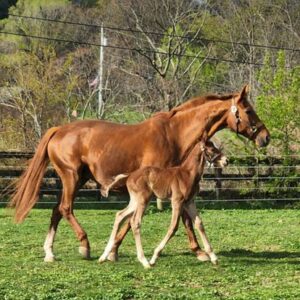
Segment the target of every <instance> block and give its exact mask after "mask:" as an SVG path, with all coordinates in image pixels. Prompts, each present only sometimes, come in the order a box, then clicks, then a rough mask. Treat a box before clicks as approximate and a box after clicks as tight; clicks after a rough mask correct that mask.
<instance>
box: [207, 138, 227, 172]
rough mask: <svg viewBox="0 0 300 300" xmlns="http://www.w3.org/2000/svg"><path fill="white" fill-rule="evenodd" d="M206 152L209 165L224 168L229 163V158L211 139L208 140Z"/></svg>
mask: <svg viewBox="0 0 300 300" xmlns="http://www.w3.org/2000/svg"><path fill="white" fill-rule="evenodd" d="M204 154H205V158H206V162H207V163H208V164H209V165H212V166H214V167H216V168H224V167H225V166H227V165H228V158H227V157H226V156H225V155H224V154H223V153H222V151H221V150H220V149H219V148H217V147H216V146H215V144H214V143H213V142H211V141H207V142H206V144H205V149H204Z"/></svg>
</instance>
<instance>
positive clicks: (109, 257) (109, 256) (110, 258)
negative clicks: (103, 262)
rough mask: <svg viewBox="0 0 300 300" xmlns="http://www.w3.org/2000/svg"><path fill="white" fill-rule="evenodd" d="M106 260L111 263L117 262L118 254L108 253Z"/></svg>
mask: <svg viewBox="0 0 300 300" xmlns="http://www.w3.org/2000/svg"><path fill="white" fill-rule="evenodd" d="M107 260H109V261H112V262H115V261H118V260H119V257H118V254H117V253H113V252H110V253H109V254H108V256H107Z"/></svg>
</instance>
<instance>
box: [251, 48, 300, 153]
mask: <svg viewBox="0 0 300 300" xmlns="http://www.w3.org/2000/svg"><path fill="white" fill-rule="evenodd" d="M264 63H265V67H264V68H262V69H261V71H260V73H259V84H260V86H261V92H260V94H259V96H258V97H257V100H256V107H257V110H258V112H259V114H260V116H261V118H262V119H263V121H264V122H265V124H266V126H267V127H268V129H269V130H270V131H271V136H272V139H273V140H275V141H276V142H277V143H278V144H280V145H281V147H282V149H283V153H284V154H289V153H290V152H291V143H292V142H293V140H295V139H296V138H297V136H296V135H295V134H297V133H296V132H295V129H297V128H299V125H300V105H299V96H300V68H299V67H295V68H287V66H286V62H285V53H284V52H283V51H280V52H279V53H278V57H277V67H276V69H273V68H272V67H271V57H270V55H269V54H267V55H266V57H265V61H264ZM298 134H299V133H298Z"/></svg>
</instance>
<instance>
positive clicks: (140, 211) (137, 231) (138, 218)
mask: <svg viewBox="0 0 300 300" xmlns="http://www.w3.org/2000/svg"><path fill="white" fill-rule="evenodd" d="M137 201H138V200H137ZM146 208H147V204H146V203H145V202H144V201H139V202H138V203H137V209H136V211H135V213H134V214H133V216H132V218H131V220H130V224H131V228H132V232H133V235H134V239H135V244H136V251H137V258H138V260H139V261H140V262H141V263H142V265H143V266H144V267H145V268H147V269H148V268H150V267H151V266H150V264H149V262H148V260H147V258H146V257H145V254H144V250H143V246H142V240H141V222H142V217H143V215H144V212H145V210H146Z"/></svg>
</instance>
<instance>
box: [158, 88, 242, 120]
mask: <svg viewBox="0 0 300 300" xmlns="http://www.w3.org/2000/svg"><path fill="white" fill-rule="evenodd" d="M235 96H237V93H233V94H225V95H216V94H208V95H205V96H199V97H195V98H192V99H190V100H187V101H186V102H184V103H182V104H179V105H178V106H175V107H174V108H172V109H171V110H170V111H162V112H158V113H155V114H154V115H153V117H167V118H172V117H173V116H174V115H175V114H176V113H178V112H180V111H184V110H188V109H191V108H195V107H197V106H198V105H202V104H204V103H206V102H208V101H214V100H221V101H225V100H229V99H232V98H233V97H235Z"/></svg>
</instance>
